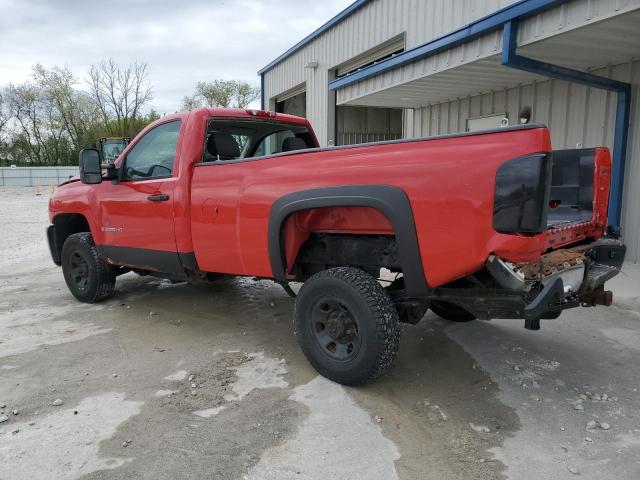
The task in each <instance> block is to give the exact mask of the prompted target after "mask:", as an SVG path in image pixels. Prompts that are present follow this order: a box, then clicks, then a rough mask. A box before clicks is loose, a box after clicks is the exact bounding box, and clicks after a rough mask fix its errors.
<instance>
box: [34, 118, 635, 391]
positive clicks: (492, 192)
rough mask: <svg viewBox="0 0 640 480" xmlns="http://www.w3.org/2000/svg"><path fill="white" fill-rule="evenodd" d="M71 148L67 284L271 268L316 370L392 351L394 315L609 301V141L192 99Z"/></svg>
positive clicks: (552, 308)
mask: <svg viewBox="0 0 640 480" xmlns="http://www.w3.org/2000/svg"><path fill="white" fill-rule="evenodd" d="M101 160H102V159H101V158H100V155H99V152H98V151H97V150H92V149H86V150H83V151H82V152H81V153H80V177H79V178H76V179H72V180H69V181H68V182H66V183H64V184H63V185H61V186H60V188H58V189H57V190H56V192H55V194H54V195H53V197H52V198H51V202H50V220H51V224H52V225H51V226H50V227H49V228H48V231H47V236H48V241H49V245H50V248H51V255H52V257H53V261H54V262H55V263H56V264H57V265H61V266H62V271H63V274H64V278H65V280H66V283H67V285H68V287H69V289H70V291H71V293H72V294H73V295H74V296H75V297H76V298H77V299H78V300H80V301H83V302H96V301H100V300H103V299H105V298H107V297H109V296H110V295H111V294H112V293H113V291H114V284H115V281H116V277H117V276H118V275H120V274H123V273H127V272H130V271H134V272H136V273H139V274H141V275H155V276H160V277H164V278H169V279H172V280H176V281H189V280H196V279H198V280H207V279H214V278H217V277H219V276H220V275H221V274H223V275H241V276H251V277H259V278H269V279H273V280H274V281H276V282H278V283H280V284H282V285H283V287H284V288H285V289H286V290H287V291H288V292H289V293H290V294H293V291H292V290H291V288H290V287H289V282H292V281H295V282H304V285H303V286H302V288H301V289H300V291H299V292H298V294H297V298H296V303H295V332H296V335H297V338H298V340H299V343H300V345H301V347H302V350H303V351H304V353H305V355H306V357H307V358H308V360H309V361H310V362H311V364H312V365H313V366H314V367H315V368H316V369H317V370H318V371H319V372H320V373H321V374H322V375H324V376H326V377H328V378H330V379H332V380H334V381H337V382H340V383H343V384H351V385H353V384H358V383H363V382H366V381H368V380H371V379H373V378H375V377H377V376H378V375H380V374H381V373H382V372H383V371H384V370H385V369H386V368H387V367H388V366H389V365H390V364H391V363H392V361H393V359H394V358H395V356H396V353H397V350H398V344H399V335H400V328H399V323H400V322H410V323H417V322H418V321H419V320H420V319H421V318H422V317H423V315H424V313H425V312H426V310H427V309H428V308H431V309H432V310H433V311H434V312H435V313H436V314H438V315H439V316H441V317H443V318H445V319H449V320H452V321H469V320H472V319H475V318H479V319H491V318H515V319H524V321H525V327H526V328H529V329H533V330H535V329H538V328H539V325H540V319H547V318H556V317H557V316H559V315H560V313H561V312H562V310H564V309H567V308H571V307H577V306H593V305H598V304H600V305H610V304H611V292H608V291H605V290H604V282H605V281H606V280H608V279H609V278H611V277H613V276H614V275H616V274H617V273H618V271H619V269H620V266H621V264H622V261H623V259H624V254H625V247H624V245H623V244H622V242H621V241H620V240H619V239H618V237H617V236H616V235H614V234H612V233H609V231H608V230H607V223H606V219H607V206H608V196H609V179H610V175H611V160H610V155H609V152H608V150H607V149H606V148H595V149H582V150H567V151H552V148H551V141H550V137H549V132H548V130H547V129H546V128H545V127H544V126H543V125H535V124H531V125H523V126H516V127H510V128H502V129H499V130H494V131H486V132H474V133H463V134H457V135H447V136H440V137H433V138H421V139H410V140H398V141H389V142H381V143H375V144H364V145H350V146H342V147H330V148H318V143H317V140H316V137H315V135H314V133H313V130H312V129H311V126H310V124H309V122H308V121H307V120H305V119H302V118H297V117H293V116H289V115H283V114H279V113H278V114H276V113H273V112H266V111H256V110H234V109H197V110H193V111H189V112H184V113H178V114H176V115H170V116H167V117H164V118H162V119H160V120H158V121H156V122H154V123H153V124H151V125H149V126H148V127H147V128H146V129H145V130H144V131H143V132H141V133H140V134H139V135H138V136H137V137H136V138H135V139H134V140H133V141H132V142H131V143H130V145H129V146H128V147H127V148H126V149H125V150H124V152H123V153H122V154H121V155H120V156H119V158H118V159H117V160H116V161H115V163H113V164H109V165H102V164H101Z"/></svg>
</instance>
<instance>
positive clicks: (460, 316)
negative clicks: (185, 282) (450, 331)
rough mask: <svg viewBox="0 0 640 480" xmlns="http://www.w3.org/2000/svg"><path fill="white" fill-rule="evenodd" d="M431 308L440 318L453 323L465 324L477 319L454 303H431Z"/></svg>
mask: <svg viewBox="0 0 640 480" xmlns="http://www.w3.org/2000/svg"><path fill="white" fill-rule="evenodd" d="M429 308H430V309H431V311H432V312H433V313H435V314H436V315H438V316H439V317H441V318H444V319H445V320H449V321H451V322H460V323H464V322H470V321H471V320H475V319H476V317H475V316H474V315H472V314H471V313H469V312H467V311H466V310H465V309H464V308H462V307H459V306H458V305H454V304H453V303H447V302H431V305H430V306H429Z"/></svg>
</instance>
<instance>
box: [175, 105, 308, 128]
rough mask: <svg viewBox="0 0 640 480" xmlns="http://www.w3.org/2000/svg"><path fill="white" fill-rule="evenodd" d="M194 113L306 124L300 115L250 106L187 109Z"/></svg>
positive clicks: (305, 120)
mask: <svg viewBox="0 0 640 480" xmlns="http://www.w3.org/2000/svg"><path fill="white" fill-rule="evenodd" d="M189 112H191V113H195V114H199V115H202V114H205V116H207V117H221V118H229V117H233V118H258V119H262V118H270V119H272V120H278V121H281V122H287V123H297V124H299V125H307V124H308V122H307V119H306V118H302V117H296V116H295V115H288V114H286V113H276V112H271V111H267V110H257V109H252V108H218V107H216V108H207V107H204V108H195V109H193V110H189ZM185 113H187V112H181V113H178V114H177V115H179V116H181V115H182V114H185ZM165 118H166V117H165Z"/></svg>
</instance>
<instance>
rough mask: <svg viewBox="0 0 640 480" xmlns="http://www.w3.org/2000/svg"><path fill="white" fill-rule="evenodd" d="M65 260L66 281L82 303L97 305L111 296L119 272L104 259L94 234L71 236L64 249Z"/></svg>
mask: <svg viewBox="0 0 640 480" xmlns="http://www.w3.org/2000/svg"><path fill="white" fill-rule="evenodd" d="M61 260H62V273H63V274H64V280H65V282H66V283H67V287H68V288H69V291H70V292H71V293H72V294H73V296H74V297H76V298H77V299H78V300H80V301H81V302H85V303H95V302H99V301H101V300H104V299H106V298H108V297H110V296H111V294H112V293H113V289H114V287H115V284H116V273H115V269H114V268H112V267H111V266H109V265H108V264H107V262H105V261H104V260H103V259H102V257H100V255H99V254H98V250H97V249H96V245H95V243H93V237H92V236H91V234H90V233H86V232H84V233H74V234H73V235H69V236H68V237H67V239H66V240H65V242H64V245H63V246H62V256H61Z"/></svg>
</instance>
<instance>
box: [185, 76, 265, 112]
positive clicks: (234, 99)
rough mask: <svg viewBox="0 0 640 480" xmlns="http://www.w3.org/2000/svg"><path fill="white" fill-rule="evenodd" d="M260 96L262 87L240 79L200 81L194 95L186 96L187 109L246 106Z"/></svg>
mask: <svg viewBox="0 0 640 480" xmlns="http://www.w3.org/2000/svg"><path fill="white" fill-rule="evenodd" d="M259 97H260V89H259V88H257V87H254V86H252V85H251V84H249V83H247V82H243V81H238V80H213V81H211V82H198V83H197V84H196V91H195V93H194V94H193V95H192V96H188V97H184V99H183V100H182V106H183V108H184V109H185V110H188V109H192V108H196V107H202V106H207V107H223V108H229V107H233V108H246V107H248V106H249V104H250V103H251V102H253V101H254V100H257V99H258V98H259Z"/></svg>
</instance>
